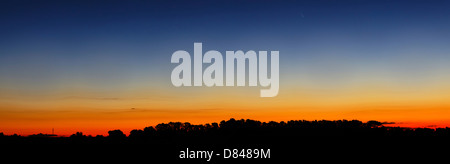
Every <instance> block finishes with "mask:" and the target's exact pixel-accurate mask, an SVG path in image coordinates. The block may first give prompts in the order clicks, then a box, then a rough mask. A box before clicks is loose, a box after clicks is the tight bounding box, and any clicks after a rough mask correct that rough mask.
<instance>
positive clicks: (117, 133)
mask: <svg viewBox="0 0 450 164" xmlns="http://www.w3.org/2000/svg"><path fill="white" fill-rule="evenodd" d="M108 137H109V138H112V139H123V138H126V137H127V136H126V135H125V134H123V132H122V131H121V130H119V129H117V130H110V131H108Z"/></svg>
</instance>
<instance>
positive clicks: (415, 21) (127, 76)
mask: <svg viewBox="0 0 450 164" xmlns="http://www.w3.org/2000/svg"><path fill="white" fill-rule="evenodd" d="M0 24H1V26H0V79H1V80H0V84H1V85H0V86H1V87H3V88H14V87H18V88H17V89H36V88H40V89H43V90H46V89H47V90H49V89H50V90H51V89H53V88H64V87H65V85H66V84H67V81H71V80H73V81H78V82H80V81H81V82H83V83H86V84H87V85H88V86H91V87H92V88H96V89H102V88H103V89H111V88H116V89H117V88H120V87H124V86H126V85H127V84H130V85H131V84H133V82H134V81H140V82H142V83H148V85H151V86H155V87H159V86H160V85H162V84H163V85H164V87H167V86H170V85H171V83H170V72H171V70H172V68H173V67H174V65H173V64H170V57H171V55H172V53H173V52H175V51H176V50H187V51H189V52H191V54H192V51H193V43H194V42H203V49H204V51H207V50H218V51H220V52H225V51H226V50H244V51H247V50H267V51H270V50H278V51H280V77H281V79H280V82H281V91H282V88H283V85H284V84H288V83H299V85H300V83H305V82H311V83H316V84H319V85H320V84H324V86H326V85H330V84H333V85H339V84H343V83H346V82H347V81H348V80H351V79H353V78H355V79H358V78H365V77H370V76H371V74H372V73H378V74H374V75H373V76H381V77H386V78H393V79H397V80H398V82H400V83H401V82H404V81H409V82H410V81H413V82H414V81H417V82H420V81H421V80H420V79H427V78H432V77H428V76H432V75H435V74H438V75H445V74H447V75H448V73H450V71H449V70H450V1H439V0H438V1H426V0H423V1H414V0H411V1H400V0H398V1H396V0H377V1H375V0H373V1H369V0H355V1H345V0H344V1H321V0H318V1H317V0H312V1H283V2H281V1H275V0H274V1H259V0H254V1H245V2H242V1H199V0H195V1H188V0H186V1H166V0H164V1H143V0H135V1H87V0H86V1H84V0H82V1H20V0H19V1H13V0H11V1H1V2H0ZM380 72H381V73H380ZM363 75H364V76H363ZM418 76H420V77H421V78H417V77H418ZM325 84H326V85H325ZM281 91H280V94H282V92H281Z"/></svg>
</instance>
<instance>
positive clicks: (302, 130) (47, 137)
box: [0, 118, 450, 144]
mask: <svg viewBox="0 0 450 164" xmlns="http://www.w3.org/2000/svg"><path fill="white" fill-rule="evenodd" d="M384 124H390V123H386V122H384V123H382V122H379V121H374V120H372V121H367V122H362V121H359V120H335V121H329V120H315V121H306V120H291V121H287V122H284V121H281V122H275V121H270V122H261V121H257V120H251V119H246V120H245V119H240V120H236V119H233V118H231V119H229V120H227V121H225V120H223V121H221V122H220V123H211V124H202V125H193V124H191V123H189V122H185V123H181V122H169V123H161V124H158V125H156V126H154V127H153V126H148V127H145V128H143V129H134V130H131V131H130V132H129V135H128V136H127V135H126V134H125V133H124V132H122V131H121V130H118V129H117V130H110V131H108V136H102V135H97V136H90V135H89V136H87V135H84V134H83V133H82V132H76V133H75V134H72V135H70V136H69V137H59V136H56V135H52V134H42V133H40V134H35V135H30V136H19V135H16V134H14V135H4V134H3V133H0V143H9V142H13V143H14V142H18V143H153V144H164V143H172V144H173V143H181V142H195V141H205V142H214V143H235V142H245V143H251V142H280V141H285V142H289V141H294V140H296V139H298V137H307V136H449V135H450V128H435V129H431V128H404V127H387V126H384Z"/></svg>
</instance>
